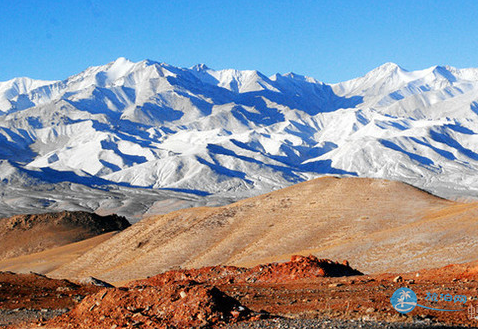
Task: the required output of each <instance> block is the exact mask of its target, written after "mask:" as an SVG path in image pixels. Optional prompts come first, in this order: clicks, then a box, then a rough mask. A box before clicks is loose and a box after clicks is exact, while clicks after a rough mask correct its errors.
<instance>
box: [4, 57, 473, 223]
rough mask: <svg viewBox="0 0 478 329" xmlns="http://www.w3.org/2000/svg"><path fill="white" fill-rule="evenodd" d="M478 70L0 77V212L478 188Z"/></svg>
mask: <svg viewBox="0 0 478 329" xmlns="http://www.w3.org/2000/svg"><path fill="white" fill-rule="evenodd" d="M477 123H478V69H474V68H470V69H456V68H453V67H448V66H445V67H443V66H434V67H431V68H429V69H425V70H420V71H412V72H409V71H407V70H405V69H403V68H401V67H400V66H398V65H396V64H393V63H386V64H384V65H382V66H380V67H378V68H376V69H374V70H372V71H371V72H369V73H367V74H366V75H365V76H363V77H359V78H356V79H353V80H349V81H345V82H342V83H337V84H327V83H323V82H320V81H317V80H315V79H313V78H310V77H305V76H301V75H298V74H294V73H288V74H275V75H273V76H270V77H267V76H265V75H264V74H262V73H260V72H258V71H238V70H233V69H229V70H219V71H216V70H213V69H210V68H208V67H207V66H206V65H204V64H201V65H196V66H194V67H192V68H178V67H174V66H171V65H168V64H165V63H159V62H154V61H151V60H145V61H141V62H137V63H134V62H131V61H129V60H127V59H125V58H119V59H117V60H116V61H114V62H111V63H109V64H106V65H103V66H96V67H90V68H88V69H86V70H85V71H83V72H81V73H79V74H77V75H74V76H71V77H69V78H67V79H66V80H63V81H40V80H33V79H29V78H15V79H12V80H9V81H6V82H0V141H1V143H0V184H1V186H2V193H1V196H0V206H1V207H0V208H2V210H1V211H0V215H4V216H6V215H13V214H17V213H24V212H40V211H51V210H55V209H56V210H59V209H61V210H95V211H96V212H98V213H100V214H107V213H112V212H116V213H118V214H121V215H125V216H127V217H128V218H129V219H130V221H137V220H139V219H140V218H142V216H144V215H148V214H156V213H164V212H167V211H170V210H175V209H179V208H184V207H189V206H197V205H221V204H226V203H230V202H231V201H235V200H238V199H242V198H245V197H249V196H254V195H259V194H263V193H266V192H269V191H272V190H276V189H279V188H283V187H286V186H289V185H292V184H295V183H298V182H301V181H306V180H310V179H312V178H315V177H319V176H322V175H336V176H337V175H338V176H358V177H373V178H385V179H391V180H399V181H402V182H406V183H409V184H412V185H414V186H416V187H419V188H421V189H424V190H426V191H428V192H431V193H433V194H435V195H438V196H441V197H445V198H450V199H469V198H476V197H477V196H478V180H477V179H476V177H477V173H478V172H477V170H478V135H477V132H478V125H477Z"/></svg>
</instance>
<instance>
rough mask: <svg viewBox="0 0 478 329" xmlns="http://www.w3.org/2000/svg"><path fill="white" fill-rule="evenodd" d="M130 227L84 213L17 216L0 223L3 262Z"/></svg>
mask: <svg viewBox="0 0 478 329" xmlns="http://www.w3.org/2000/svg"><path fill="white" fill-rule="evenodd" d="M128 226H130V224H129V222H128V221H127V220H126V219H125V218H124V217H120V216H116V215H111V216H104V217H103V216H99V215H97V214H94V213H88V212H84V211H73V212H71V211H63V212H58V213H47V214H40V215H18V216H13V217H10V218H3V219H0V259H6V258H12V257H17V256H21V255H28V254H32V253H37V252H40V251H43V250H47V249H51V248H54V247H59V246H63V245H66V244H70V243H73V242H77V241H81V240H84V239H88V238H91V237H94V236H97V235H100V234H104V233H107V232H111V231H119V230H123V229H125V228H127V227H128Z"/></svg>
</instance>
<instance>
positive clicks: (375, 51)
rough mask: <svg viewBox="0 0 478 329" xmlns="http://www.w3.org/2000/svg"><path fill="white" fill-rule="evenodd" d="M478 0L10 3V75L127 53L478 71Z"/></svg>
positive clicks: (322, 73) (281, 69)
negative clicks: (462, 68) (477, 34)
mask: <svg viewBox="0 0 478 329" xmlns="http://www.w3.org/2000/svg"><path fill="white" fill-rule="evenodd" d="M476 14H478V1H439V0H435V1H417V0H414V1H408V0H402V1H384V0H382V1H325V0H314V1H303V0H293V1H292V0H291V1H286V0H275V1H257V0H255V1H241V0H235V1H227V0H223V1H213V0H201V1H184V0H168V1H162V0H151V1H147V0H145V1H141V0H138V1H132V0H129V1H127V0H124V1H110V0H103V1H99V0H85V1H81V0H64V1H62V0H59V1H42V0H37V1H33V0H24V1H18V2H15V1H7V0H0V81H4V80H8V79H11V78H13V77H17V76H29V77H32V78H37V79H65V78H66V77H68V76H69V75H72V74H76V73H79V72H80V71H82V70H84V69H85V68H87V67H88V66H92V65H102V64H106V63H108V62H110V61H112V60H114V59H116V58H118V57H120V56H123V57H126V58H128V59H130V60H133V61H140V60H143V59H146V58H148V59H152V60H156V61H160V62H166V63H169V64H172V65H176V66H181V67H190V66H193V65H195V64H197V63H205V64H207V65H208V66H209V67H211V68H214V69H224V68H237V69H256V70H259V71H261V72H263V73H264V74H266V75H272V74H274V73H277V72H278V73H287V72H295V73H299V74H303V75H308V76H312V77H314V78H316V79H318V80H321V81H324V82H339V81H344V80H348V79H351V78H354V77H357V76H361V75H363V74H365V73H366V72H368V71H369V70H371V69H373V68H375V67H377V66H379V65H381V64H383V63H385V62H395V63H397V64H399V65H401V66H402V67H404V68H406V69H408V70H415V69H423V68H427V67H430V66H433V65H451V66H456V67H478V60H477V56H478V42H477V41H478V38H477V37H476V33H477V32H478V20H476V18H475V16H476Z"/></svg>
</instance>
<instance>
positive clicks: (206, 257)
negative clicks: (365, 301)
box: [50, 177, 478, 282]
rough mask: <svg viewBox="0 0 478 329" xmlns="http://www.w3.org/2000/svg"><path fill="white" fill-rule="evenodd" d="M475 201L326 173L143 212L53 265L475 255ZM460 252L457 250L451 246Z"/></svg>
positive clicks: (370, 266)
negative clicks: (212, 203)
mask: <svg viewBox="0 0 478 329" xmlns="http://www.w3.org/2000/svg"><path fill="white" fill-rule="evenodd" d="M476 218H478V204H476V203H474V204H460V203H456V202H452V201H447V200H444V199H440V198H437V197H435V196H432V195H430V194H428V193H426V192H423V191H420V190H418V189H415V188H413V187H411V186H409V185H406V184H402V183H399V182H394V181H385V180H375V179H364V178H334V177H326V178H320V179H316V180H312V181H309V182H304V183H301V184H297V185H294V186H292V187H289V188H285V189H283V190H279V191H275V192H272V193H268V194H264V195H261V196H258V197H254V198H250V199H245V200H242V201H239V202H237V203H234V204H231V205H228V206H224V207H219V208H204V207H203V208H191V209H184V210H180V211H176V212H172V213H169V214H166V215H161V216H156V217H152V218H149V219H146V220H143V221H141V222H139V223H137V224H135V225H133V226H132V227H130V228H128V229H127V230H125V231H123V232H121V233H120V234H117V235H115V236H114V237H112V238H111V239H109V240H107V241H106V242H104V243H102V244H101V245H99V246H97V247H96V248H93V249H92V250H90V251H88V252H86V253H85V254H84V255H83V256H81V257H80V258H78V259H77V260H75V261H73V262H71V263H69V264H66V265H64V266H62V267H60V268H58V269H57V270H55V271H54V272H52V273H50V275H53V276H55V277H68V278H75V277H78V278H81V277H84V276H95V277H98V278H100V279H104V280H106V281H112V282H116V281H124V280H131V279H137V278H143V277H146V276H151V275H155V274H157V273H160V272H163V271H166V270H169V269H176V268H193V267H196V268H198V267H202V266H210V265H218V264H221V265H248V266H253V265H256V264H258V263H261V262H262V263H264V262H270V261H286V260H287V259H289V257H290V255H291V254H293V253H301V254H305V255H308V254H309V253H312V254H314V255H316V256H318V257H320V258H330V259H337V258H339V259H340V258H346V259H349V260H351V261H352V265H353V266H355V267H357V268H361V269H362V270H363V271H364V272H366V273H373V272H383V271H392V270H393V271H400V272H403V271H408V270H414V269H418V268H423V267H437V266H442V265H443V264H446V263H452V262H453V263H457V262H466V261H471V260H474V259H475V258H474V257H475V255H476V251H477V250H478V247H477V244H476V241H478V225H476V224H477V220H476ZM458 251H459V252H458Z"/></svg>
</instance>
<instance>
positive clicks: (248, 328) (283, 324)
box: [226, 318, 466, 329]
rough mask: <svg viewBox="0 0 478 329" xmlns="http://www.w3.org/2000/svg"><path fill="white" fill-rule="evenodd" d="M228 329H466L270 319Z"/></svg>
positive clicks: (434, 325) (419, 324) (329, 320)
mask: <svg viewBox="0 0 478 329" xmlns="http://www.w3.org/2000/svg"><path fill="white" fill-rule="evenodd" d="M226 328H228V329H259V328H275V329H299V328H308V329H309V328H310V329H314V328H317V329H318V328H321V329H322V328H323V329H348V328H371V329H374V328H389V329H400V328H466V327H456V326H446V325H440V324H433V323H430V322H427V321H422V322H421V323H387V322H375V321H361V320H331V319H285V318H279V319H271V320H260V321H255V322H249V323H245V322H243V323H237V324H233V325H228V326H226Z"/></svg>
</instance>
